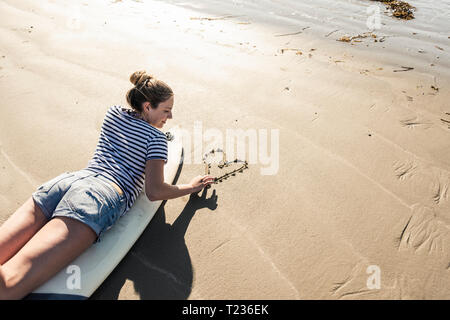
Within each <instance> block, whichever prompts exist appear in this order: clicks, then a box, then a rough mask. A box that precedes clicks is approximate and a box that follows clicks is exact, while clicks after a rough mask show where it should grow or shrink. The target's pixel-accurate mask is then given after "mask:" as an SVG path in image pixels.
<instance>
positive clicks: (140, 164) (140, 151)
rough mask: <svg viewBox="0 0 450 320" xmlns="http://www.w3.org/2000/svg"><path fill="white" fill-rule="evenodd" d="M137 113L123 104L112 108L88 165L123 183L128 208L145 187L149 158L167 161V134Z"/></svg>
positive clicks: (120, 185)
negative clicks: (146, 165)
mask: <svg viewBox="0 0 450 320" xmlns="http://www.w3.org/2000/svg"><path fill="white" fill-rule="evenodd" d="M135 115H136V113H135V112H134V111H132V110H131V109H127V108H122V107H120V106H112V107H110V108H109V109H108V111H107V112H106V115H105V119H104V120H103V124H102V128H101V132H100V138H99V141H98V144H97V147H96V149H95V153H94V156H93V157H92V159H91V160H90V161H89V162H88V166H87V167H86V168H85V169H86V170H90V171H94V172H97V173H102V174H103V175H105V176H106V177H107V178H109V179H111V180H112V181H113V182H115V183H116V184H117V185H119V187H120V188H121V189H122V190H123V192H124V193H125V195H126V199H127V209H126V210H125V212H127V211H128V210H129V209H130V208H131V206H132V205H133V203H134V202H135V201H136V198H137V196H138V195H139V193H140V192H141V191H142V189H143V186H144V178H145V164H146V162H147V160H150V159H163V160H165V161H166V162H167V138H166V135H165V134H164V133H163V132H162V131H160V130H158V129H157V128H155V127H153V126H152V125H150V124H149V123H147V122H145V121H144V120H142V119H138V118H137V117H136V116H135ZM125 212H124V213H125Z"/></svg>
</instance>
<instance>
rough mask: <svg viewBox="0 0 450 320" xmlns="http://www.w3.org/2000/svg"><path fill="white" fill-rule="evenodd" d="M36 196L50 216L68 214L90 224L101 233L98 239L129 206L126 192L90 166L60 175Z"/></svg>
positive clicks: (34, 197) (47, 215) (34, 195)
mask: <svg viewBox="0 0 450 320" xmlns="http://www.w3.org/2000/svg"><path fill="white" fill-rule="evenodd" d="M32 197H33V199H34V201H35V202H36V203H37V204H38V205H39V207H40V208H41V209H42V211H43V212H44V214H45V216H46V217H47V219H51V218H54V217H68V218H72V219H76V220H78V221H81V222H83V223H84V224H86V225H88V226H89V227H90V228H91V229H93V230H94V231H95V233H96V234H97V239H96V241H95V242H98V241H100V236H101V234H102V233H103V232H104V231H106V230H108V229H109V228H111V227H112V226H113V225H114V223H115V222H116V221H117V219H119V217H120V216H121V215H122V214H123V212H124V211H125V209H126V196H125V193H123V192H121V193H120V192H119V191H118V190H117V189H115V188H114V186H113V185H112V184H111V181H110V180H109V179H108V178H106V177H105V176H103V175H102V174H101V173H95V172H92V171H89V170H86V169H82V170H79V171H73V172H64V173H62V174H60V175H59V176H57V177H55V178H53V179H51V180H49V181H47V182H45V183H44V184H43V185H41V186H40V187H39V188H38V189H37V190H36V191H35V192H34V193H33V194H32Z"/></svg>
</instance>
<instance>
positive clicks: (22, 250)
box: [0, 71, 213, 299]
mask: <svg viewBox="0 0 450 320" xmlns="http://www.w3.org/2000/svg"><path fill="white" fill-rule="evenodd" d="M130 81H131V83H133V85H134V87H133V88H131V89H130V90H129V91H128V92H127V95H126V98H127V102H128V104H129V105H130V106H131V107H132V109H127V108H122V107H119V106H113V107H110V108H109V109H108V111H107V113H106V116H105V119H104V122H103V125H102V129H101V133H100V138H99V141H98V144H97V147H96V150H95V153H94V156H93V157H92V159H91V160H90V161H89V163H88V165H87V167H86V168H84V169H82V170H79V171H74V172H66V173H63V174H61V175H59V176H57V177H56V178H53V179H52V180H50V181H47V182H46V183H44V184H43V185H41V186H40V187H39V188H38V189H37V190H36V191H35V192H34V193H33V194H32V196H31V197H30V198H29V199H28V200H27V201H26V202H25V203H24V204H23V205H22V206H21V207H20V208H19V209H17V211H16V212H15V213H14V214H13V215H11V217H9V219H8V220H7V221H6V222H5V223H3V225H1V227H0V299H21V298H23V297H25V296H26V295H27V294H28V293H30V292H32V291H33V290H34V289H35V288H37V287H39V286H40V285H41V284H43V283H44V282H46V281H47V280H48V279H50V278H51V277H52V276H53V275H55V274H56V273H57V272H59V271H60V270H61V269H63V268H64V267H65V266H66V265H67V264H69V263H70V262H71V261H73V260H74V259H75V258H76V257H78V256H79V255H80V254H81V253H83V252H84V251H85V250H86V249H88V248H89V247H90V246H91V245H92V244H93V243H94V242H96V241H99V240H100V236H101V234H102V233H103V232H104V231H105V230H107V229H109V228H110V227H111V226H112V225H113V224H114V223H115V222H116V221H117V219H118V218H119V217H120V216H122V215H123V214H125V213H126V212H127V211H128V210H129V209H130V208H131V206H132V205H133V203H134V201H135V200H136V198H137V196H138V195H139V193H140V192H141V191H142V189H143V187H144V181H145V193H146V195H147V197H148V199H149V200H150V201H156V200H167V199H173V198H177V197H181V196H184V195H188V194H191V193H196V192H199V191H200V190H202V189H203V188H204V187H206V186H208V185H210V184H211V183H212V182H213V177H212V176H209V175H204V176H197V177H195V178H193V179H192V180H191V182H190V183H189V184H184V185H176V186H174V185H170V184H167V183H165V182H164V170H163V169H164V164H165V162H167V154H168V150H167V138H166V135H165V134H164V133H163V132H162V131H160V129H161V128H162V127H163V126H164V124H165V123H166V121H167V120H169V119H172V108H173V103H174V97H173V92H172V90H171V89H170V87H169V86H168V85H167V84H166V83H164V82H163V81H160V80H158V79H155V78H154V77H152V76H151V75H149V74H147V73H146V72H144V71H137V72H135V73H133V74H132V75H131V77H130ZM144 178H145V180H144Z"/></svg>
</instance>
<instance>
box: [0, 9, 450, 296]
mask: <svg viewBox="0 0 450 320" xmlns="http://www.w3.org/2000/svg"><path fill="white" fill-rule="evenodd" d="M322 2H323V1H320V3H322ZM410 3H411V4H413V5H416V6H417V7H419V9H420V6H419V5H421V4H422V3H423V2H422V1H416V3H414V2H413V1H410ZM349 6H350V4H349ZM358 6H360V7H364V3H363V2H362V1H361V2H358ZM194 7H195V5H192V4H191V5H190V6H188V5H178V6H175V5H173V4H168V3H163V2H156V1H155V2H153V1H145V2H137V1H115V2H114V1H110V2H108V1H104V2H102V1H96V2H85V3H82V4H81V5H79V6H75V5H72V4H71V2H69V1H58V2H45V3H40V4H37V3H34V2H32V1H25V0H19V1H3V2H1V3H0V10H1V12H2V13H1V15H2V19H1V22H0V34H1V37H0V41H1V46H0V48H1V49H0V51H1V52H0V88H1V96H2V102H1V107H0V165H1V170H0V175H1V176H0V197H1V200H2V206H1V210H0V223H2V222H3V221H5V220H6V219H7V218H8V216H9V215H11V214H12V213H13V212H14V211H15V210H16V209H17V208H18V207H19V206H20V205H21V204H22V203H23V202H24V201H25V200H26V199H27V198H28V197H29V196H30V195H31V193H32V192H33V191H34V190H35V189H36V188H37V187H38V186H39V185H40V184H41V183H43V182H45V181H47V180H49V179H51V178H52V177H54V176H56V175H58V174H60V173H62V172H64V171H71V170H79V169H82V168H84V167H85V166H86V164H87V162H88V161H89V159H90V157H91V156H92V154H93V152H94V149H95V146H96V144H97V140H98V135H99V132H100V126H101V123H102V120H103V117H104V114H105V112H106V110H107V109H108V107H109V106H111V105H118V104H121V105H124V106H126V100H125V93H126V91H127V90H128V88H129V87H130V85H131V84H130V83H129V81H128V77H129V75H130V74H131V73H132V72H134V71H136V70H142V69H145V70H147V71H148V72H150V73H153V74H154V75H155V76H157V77H159V78H160V79H162V80H164V81H166V82H167V83H168V84H169V85H170V86H171V87H172V89H173V90H174V92H175V105H174V119H173V120H171V122H170V123H169V124H168V128H170V127H172V126H180V127H181V128H183V129H186V130H187V131H189V132H193V131H194V130H195V124H196V123H197V125H198V123H201V125H202V130H203V132H205V131H207V130H209V129H214V130H218V131H219V132H222V133H223V134H224V136H225V133H226V130H227V129H242V130H250V131H252V130H269V131H270V130H271V129H275V130H278V132H279V153H278V154H279V163H278V171H277V172H276V174H273V175H262V174H261V169H263V168H265V167H267V164H264V163H261V162H260V161H257V162H256V163H251V164H250V168H249V169H248V170H246V171H244V172H243V173H242V174H237V175H236V176H235V177H232V178H230V179H229V180H227V181H225V182H223V183H221V184H217V185H214V187H213V188H211V189H209V190H208V191H207V194H206V199H191V200H190V201H189V197H182V198H179V199H174V200H170V201H167V202H166V203H165V204H164V206H163V207H162V208H160V210H159V211H158V212H157V214H156V215H155V217H154V218H153V220H152V221H151V223H150V224H149V226H148V228H147V229H146V230H145V231H144V233H143V235H142V236H141V237H140V238H139V240H138V241H137V242H136V244H135V245H134V247H133V248H132V250H131V251H130V252H129V253H128V254H127V256H126V257H125V258H124V259H123V261H122V262H121V263H120V264H119V265H118V267H117V268H116V269H115V270H114V271H113V273H112V274H111V275H110V276H109V277H108V278H107V279H106V281H105V282H104V283H103V284H102V286H101V287H100V288H99V289H98V290H97V291H96V293H95V294H94V295H93V297H92V298H93V299H448V298H450V289H449V288H450V277H449V272H450V254H449V252H450V251H449V248H450V232H449V228H450V199H449V198H450V191H449V185H450V158H449V154H450V139H449V138H450V105H449V104H448V101H449V100H450V91H449V90H448V88H449V80H450V72H449V71H450V70H449V64H450V59H449V51H450V46H449V41H450V40H449V39H448V36H450V34H448V35H444V30H443V31H442V34H437V33H436V32H434V31H433V30H425V29H423V28H424V27H423V26H424V25H426V23H425V22H424V20H426V19H427V18H429V17H427V16H426V15H424V12H425V13H427V12H428V11H427V10H425V9H423V10H418V12H417V13H416V19H415V20H411V21H408V22H398V21H396V20H394V19H393V18H391V17H388V16H386V15H384V13H383V18H382V19H383V20H382V21H383V23H384V24H385V25H384V26H383V27H382V28H381V29H380V30H374V31H372V32H373V34H375V35H376V38H375V37H372V36H368V37H366V38H361V39H357V40H358V41H361V42H351V43H348V42H340V41H336V40H338V39H339V38H341V37H343V36H345V35H347V36H357V35H358V34H363V33H365V32H368V30H367V28H364V24H361V21H363V20H362V19H363V18H361V19H360V20H358V19H357V22H358V23H359V27H358V28H356V25H357V24H352V23H349V22H348V21H347V22H346V23H344V22H339V21H340V20H339V19H341V18H342V17H341V16H339V18H336V19H337V22H336V21H335V20H332V21H334V23H338V25H337V26H338V27H336V25H327V24H325V23H321V22H320V21H318V22H316V23H315V24H311V23H309V22H311V21H310V20H305V24H302V25H301V26H300V25H297V26H291V27H289V26H288V25H286V24H284V25H282V24H279V25H273V24H269V23H263V22H261V21H260V20H258V19H256V18H255V19H252V17H250V16H248V15H245V14H244V15H242V14H239V12H234V11H230V9H229V8H228V7H227V8H226V7H223V8H222V10H223V13H222V14H221V13H220V12H215V13H214V14H213V13H211V12H207V11H205V10H203V9H204V8H194ZM350 7H351V6H350ZM351 8H353V9H355V8H357V7H351ZM214 10H216V11H221V7H215V9H214ZM355 10H356V11H355V12H359V11H357V9H355ZM364 10H365V9H364ZM362 12H363V14H361V15H362V16H363V15H364V13H365V11H362ZM337 16H338V15H337ZM307 22H308V23H307ZM330 23H331V22H330ZM361 25H362V27H361ZM308 27H309V28H308ZM303 28H306V29H303ZM336 29H339V31H336V32H333V31H334V30H336ZM417 30H419V32H418V31H417ZM420 30H422V31H420ZM300 31H301V32H300ZM413 33H416V34H415V35H414V34H413ZM400 34H401V36H399V35H400ZM393 35H397V36H396V37H395V36H393ZM383 36H385V39H384V40H383V41H382V42H380V41H377V42H376V41H375V40H379V39H380V38H381V37H383ZM396 38H398V39H396ZM419 51H422V52H419ZM403 67H410V68H413V69H410V70H407V69H408V68H403ZM268 146H269V148H270V144H269V145H268ZM189 147H190V148H189ZM194 149H195V148H194V147H192V146H186V149H185V150H189V153H187V154H186V158H188V159H192V160H194V159H195V154H194V153H195V152H199V153H203V152H206V151H208V149H207V143H206V142H204V144H203V148H202V150H200V151H199V150H194ZM194 162H195V161H191V163H185V164H184V165H183V168H182V171H181V174H180V176H179V177H178V183H187V182H188V181H189V180H190V179H191V178H192V177H193V176H195V175H198V174H203V172H204V168H203V166H202V164H201V163H194ZM216 172H218V171H216ZM369 266H376V267H378V268H379V271H380V287H379V288H375V289H374V288H370V286H368V285H367V281H368V279H369V277H370V276H371V274H370V273H371V271H370V270H372V269H370V268H369ZM368 268H369V273H368Z"/></svg>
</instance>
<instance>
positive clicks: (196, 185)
mask: <svg viewBox="0 0 450 320" xmlns="http://www.w3.org/2000/svg"><path fill="white" fill-rule="evenodd" d="M213 182H214V177H213V176H210V175H204V176H196V177H195V178H194V179H192V180H191V182H189V185H190V186H191V187H192V193H197V192H199V191H200V190H202V189H203V188H204V187H206V186H209V185H210V184H212V183H213Z"/></svg>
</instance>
